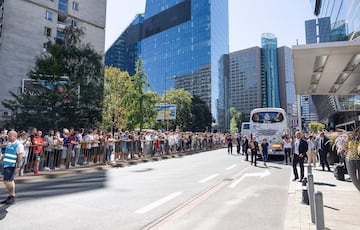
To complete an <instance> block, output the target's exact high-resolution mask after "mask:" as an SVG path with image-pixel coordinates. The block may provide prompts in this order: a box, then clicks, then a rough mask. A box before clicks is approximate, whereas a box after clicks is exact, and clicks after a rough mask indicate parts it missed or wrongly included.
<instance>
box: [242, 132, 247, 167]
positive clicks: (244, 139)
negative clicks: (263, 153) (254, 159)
mask: <svg viewBox="0 0 360 230" xmlns="http://www.w3.org/2000/svg"><path fill="white" fill-rule="evenodd" d="M241 147H242V153H243V155H245V160H246V161H248V160H249V155H248V149H249V141H248V139H247V137H246V135H244V136H243V138H242V146H241Z"/></svg>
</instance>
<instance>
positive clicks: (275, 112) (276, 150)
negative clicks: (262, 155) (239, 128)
mask: <svg viewBox="0 0 360 230" xmlns="http://www.w3.org/2000/svg"><path fill="white" fill-rule="evenodd" d="M250 128H251V133H252V135H253V136H255V137H256V140H257V142H258V143H259V144H261V142H262V140H263V138H266V139H267V140H268V143H269V155H284V152H283V150H282V138H283V136H284V135H285V134H286V133H289V126H288V117H287V114H286V112H285V110H283V109H281V108H257V109H253V110H252V111H251V113H250Z"/></svg>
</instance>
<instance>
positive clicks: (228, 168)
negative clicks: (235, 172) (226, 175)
mask: <svg viewBox="0 0 360 230" xmlns="http://www.w3.org/2000/svg"><path fill="white" fill-rule="evenodd" d="M235 167H236V165H231V166H229V167H227V168H226V170H230V169H233V168H235Z"/></svg>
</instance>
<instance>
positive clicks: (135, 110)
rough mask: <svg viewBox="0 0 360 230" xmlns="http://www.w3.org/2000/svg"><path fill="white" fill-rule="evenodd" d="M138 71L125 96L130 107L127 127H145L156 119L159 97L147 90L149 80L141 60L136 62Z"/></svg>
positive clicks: (132, 78) (126, 104) (127, 105)
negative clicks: (156, 106) (156, 105)
mask: <svg viewBox="0 0 360 230" xmlns="http://www.w3.org/2000/svg"><path fill="white" fill-rule="evenodd" d="M135 70H136V73H135V75H134V76H132V77H131V84H130V85H129V88H128V93H127V94H126V95H125V97H124V104H125V106H126V108H127V109H128V113H127V124H126V126H127V128H129V129H134V128H136V127H139V128H140V130H141V129H142V128H144V125H145V124H146V123H152V122H153V121H154V120H155V115H156V110H155V104H156V99H157V98H158V97H157V96H156V94H155V93H153V92H145V88H146V87H150V84H149V82H147V80H146V79H147V76H146V74H145V73H144V70H143V63H142V61H141V60H138V61H137V62H136V69H135Z"/></svg>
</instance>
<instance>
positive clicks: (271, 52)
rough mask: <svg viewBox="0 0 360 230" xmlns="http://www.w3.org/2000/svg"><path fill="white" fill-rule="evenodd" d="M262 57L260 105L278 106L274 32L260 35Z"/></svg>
mask: <svg viewBox="0 0 360 230" xmlns="http://www.w3.org/2000/svg"><path fill="white" fill-rule="evenodd" d="M261 57H262V64H263V69H262V81H261V85H262V106H263V107H280V95H279V77H278V76H279V74H278V58H277V38H276V37H275V35H274V34H271V33H264V34H262V36H261Z"/></svg>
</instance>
